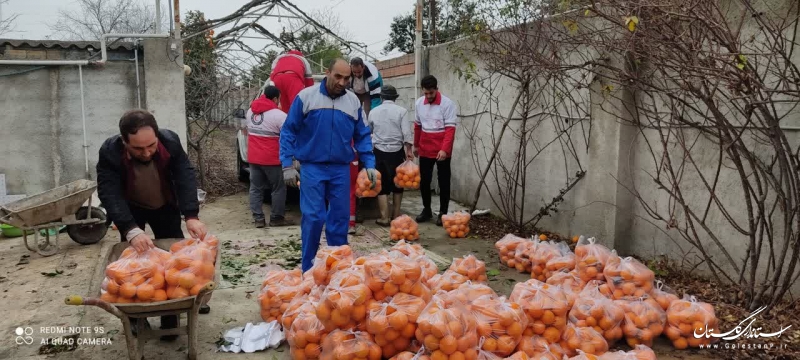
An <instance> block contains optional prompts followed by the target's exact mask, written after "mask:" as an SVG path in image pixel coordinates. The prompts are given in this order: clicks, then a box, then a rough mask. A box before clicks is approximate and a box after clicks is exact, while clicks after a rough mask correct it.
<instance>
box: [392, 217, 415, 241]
mask: <svg viewBox="0 0 800 360" xmlns="http://www.w3.org/2000/svg"><path fill="white" fill-rule="evenodd" d="M389 238H391V239H392V240H394V241H398V240H407V241H416V240H419V226H418V225H417V222H416V221H414V220H413V219H411V217H410V216H408V215H400V216H399V217H397V218H396V219H394V220H392V222H391V224H390V227H389Z"/></svg>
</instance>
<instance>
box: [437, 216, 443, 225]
mask: <svg viewBox="0 0 800 360" xmlns="http://www.w3.org/2000/svg"><path fill="white" fill-rule="evenodd" d="M436 226H442V214H439V216H437V217H436Z"/></svg>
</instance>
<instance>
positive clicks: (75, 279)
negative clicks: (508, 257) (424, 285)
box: [0, 193, 725, 360]
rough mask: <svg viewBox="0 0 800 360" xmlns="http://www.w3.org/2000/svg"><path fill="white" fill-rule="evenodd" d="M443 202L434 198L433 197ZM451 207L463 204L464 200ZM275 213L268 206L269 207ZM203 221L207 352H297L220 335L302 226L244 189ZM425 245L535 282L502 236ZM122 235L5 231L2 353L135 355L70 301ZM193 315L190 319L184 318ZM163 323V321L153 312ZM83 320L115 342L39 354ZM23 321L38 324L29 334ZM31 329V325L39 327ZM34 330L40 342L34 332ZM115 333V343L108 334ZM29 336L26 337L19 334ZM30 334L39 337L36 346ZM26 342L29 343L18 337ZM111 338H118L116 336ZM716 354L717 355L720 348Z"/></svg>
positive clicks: (244, 309) (94, 315)
mask: <svg viewBox="0 0 800 360" xmlns="http://www.w3.org/2000/svg"><path fill="white" fill-rule="evenodd" d="M437 201H438V200H436V199H434V200H433V203H437ZM289 208H290V212H289V216H288V217H289V219H291V220H294V221H296V222H297V223H299V220H300V219H299V211H298V207H297V205H296V204H290V205H289ZM420 208H421V203H420V201H419V197H418V196H417V195H416V194H414V193H411V194H408V195H407V196H406V199H405V200H404V207H403V210H404V212H406V213H408V214H412V215H413V214H417V213H418V212H419V210H420ZM451 209H454V210H458V209H459V206H458V205H457V204H453V205H451ZM265 211H268V207H267V206H265ZM201 219H203V220H204V221H205V222H206V223H207V224H208V226H209V228H210V229H211V231H213V232H214V233H215V234H216V235H217V236H218V237H219V239H220V241H221V242H222V248H223V255H222V256H223V263H222V272H223V278H224V281H223V283H222V284H221V286H220V287H219V288H218V289H217V290H215V291H214V293H213V297H212V299H211V302H210V306H211V309H212V310H211V313H210V314H208V315H201V316H200V320H199V327H200V330H199V343H198V346H199V349H198V352H199V356H198V358H199V359H212V358H213V359H241V360H246V359H281V360H282V359H289V356H288V355H289V354H288V349H287V348H286V346H285V345H284V346H283V347H281V348H279V349H277V350H271V351H267V352H258V353H253V354H229V353H218V352H217V350H216V349H217V346H216V345H215V342H216V341H217V340H218V339H219V338H220V335H221V333H222V332H224V331H226V330H228V329H231V328H233V327H236V326H243V325H245V324H246V323H247V322H254V323H257V322H260V321H261V319H260V316H259V308H258V304H257V295H258V290H259V286H260V281H261V280H260V279H261V277H262V276H263V273H264V269H265V268H266V266H268V265H269V264H273V263H274V264H280V263H288V264H292V263H297V262H298V261H299V255H300V250H299V243H300V239H299V234H300V230H299V227H298V226H293V227H286V228H275V229H272V228H267V229H255V228H253V227H252V225H251V219H250V214H249V211H248V207H247V196H246V194H244V193H240V194H236V195H232V196H227V197H223V198H220V199H218V200H217V201H215V202H213V203H211V204H207V205H204V206H203V208H202V210H201ZM364 226H365V227H366V228H367V231H366V232H365V233H364V235H363V236H358V237H353V238H352V239H351V245H352V246H353V247H354V250H355V251H356V252H357V253H358V254H368V253H370V252H373V251H376V250H379V249H381V248H384V247H388V246H391V244H390V243H389V242H388V241H385V240H382V239H388V232H387V230H386V229H384V228H379V227H377V226H375V225H374V222H373V221H371V220H369V219H368V220H366V221H365V223H364ZM420 234H421V243H422V245H423V246H424V247H425V248H426V250H427V251H428V253H429V256H430V257H431V258H432V259H433V260H434V261H435V262H437V263H439V265H440V266H441V267H445V266H447V264H448V263H449V261H450V260H452V258H453V257H459V256H463V255H465V254H468V253H473V254H475V255H477V256H478V257H479V258H480V259H482V260H484V261H486V264H487V269H489V270H492V269H497V270H500V271H499V275H496V276H492V277H491V278H490V280H489V283H490V285H491V286H492V287H493V288H494V289H495V290H496V291H497V292H498V293H500V294H503V295H506V296H507V295H509V294H510V293H511V288H512V287H513V284H514V283H515V282H519V281H525V280H527V278H528V277H527V276H525V275H524V274H519V273H517V272H515V271H508V270H501V269H502V268H503V267H501V266H500V264H499V258H498V256H497V254H496V252H495V250H494V247H493V243H494V241H495V240H497V239H492V241H488V240H484V239H477V238H468V239H462V240H453V239H449V238H447V237H446V235H445V233H444V231H442V230H441V229H440V228H437V227H435V226H434V225H433V224H421V225H420ZM117 241H119V235H118V234H117V233H116V232H112V231H109V234H108V235H107V236H106V238H105V239H103V240H102V241H101V242H100V243H98V244H95V245H90V246H81V245H78V244H76V243H74V242H72V241H71V240H69V239H68V238H67V237H66V235H65V234H64V235H61V239H60V243H61V245H62V251H61V253H59V254H58V255H55V256H52V257H48V258H42V257H40V256H38V255H35V254H29V252H28V251H27V250H26V249H25V247H24V246H23V245H22V244H21V242H22V240H21V238H20V239H3V238H0V294H2V299H3V301H4V303H5V304H6V305H5V306H4V311H3V316H2V317H0V329H3V332H4V333H5V335H4V336H0V359H45V358H54V359H97V360H100V359H125V358H127V351H126V348H125V339H124V337H123V336H122V335H121V334H120V332H121V330H122V325H121V323H120V321H119V320H118V319H116V318H114V317H113V316H112V315H110V314H109V313H107V312H105V311H103V310H101V309H100V308H97V307H84V306H68V305H65V304H64V298H65V297H66V296H68V295H73V294H75V295H83V296H91V295H96V294H98V293H99V287H100V282H101V281H102V279H103V268H102V258H103V257H104V256H105V255H106V253H107V252H108V250H109V248H110V247H111V246H112V245H113V244H115V243H116V242H117ZM182 321H183V322H185V321H186V319H185V318H184V319H182ZM150 323H151V325H152V326H153V327H157V326H158V318H151V319H150ZM59 326H67V327H69V326H74V327H88V328H84V329H83V330H82V331H83V333H82V334H81V335H80V336H81V338H82V339H95V341H99V342H102V341H106V343H105V344H83V345H80V346H78V347H77V348H76V349H74V350H71V351H66V352H60V353H56V354H50V355H39V348H40V343H41V341H42V340H43V339H47V338H55V337H59V336H63V335H68V334H51V333H47V332H46V330H47V328H48V327H59ZM18 328H22V329H23V330H24V331H23V332H25V331H29V332H30V335H27V333H24V335H23V337H22V339H19V338H18V337H17V335H16V333H15V331H16V330H17V329H18ZM27 328H30V329H29V330H28V329H27ZM26 336H30V339H26V338H25V337H26ZM101 339H105V340H101ZM19 340H22V341H19ZM24 340H33V341H32V344H30V345H28V344H26V343H25V341H24ZM18 342H22V343H21V344H18ZM108 342H110V343H108ZM655 350H656V353H658V354H659V359H697V360H699V359H717V358H725V356H724V354H723V353H719V355H717V356H712V354H708V353H705V352H699V351H695V350H690V351H674V350H672V349H671V347H670V345H669V344H668V343H667V342H666V341H662V342H659V343H657V344H656V346H655ZM185 353H186V337H185V336H182V337H180V338H179V339H178V340H177V341H176V342H173V343H164V342H160V341H158V340H150V341H148V342H147V344H146V347H145V358H146V359H176V358H183V357H184V356H185V355H184V354H185ZM714 355H716V354H714Z"/></svg>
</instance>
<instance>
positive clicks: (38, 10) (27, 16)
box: [2, 0, 415, 58]
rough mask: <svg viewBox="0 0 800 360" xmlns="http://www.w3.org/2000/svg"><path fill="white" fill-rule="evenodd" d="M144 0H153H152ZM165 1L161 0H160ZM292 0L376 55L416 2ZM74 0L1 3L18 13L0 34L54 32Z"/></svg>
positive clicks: (235, 2) (223, 9)
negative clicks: (333, 19)
mask: <svg viewBox="0 0 800 360" xmlns="http://www.w3.org/2000/svg"><path fill="white" fill-rule="evenodd" d="M141 1H145V0H141ZM146 1H147V2H152V3H153V4H154V3H155V0H146ZM166 1H167V0H162V3H166ZM247 2H248V0H183V1H181V2H180V6H181V13H182V14H184V15H185V13H186V12H187V11H189V10H200V11H202V12H204V13H205V14H206V18H211V19H214V18H220V17H223V16H226V15H229V14H230V13H232V12H234V11H236V10H237V9H238V8H240V7H241V6H242V5H244V4H246V3H247ZM292 2H293V3H294V4H295V5H297V7H299V8H300V9H301V10H303V11H305V12H306V13H310V12H312V11H314V10H323V11H326V12H332V13H335V14H337V15H338V16H339V18H340V19H341V20H342V22H343V23H344V26H345V27H346V29H347V31H348V32H349V33H350V34H352V35H353V38H354V40H355V41H358V42H361V43H364V44H367V45H369V46H368V51H369V52H370V53H371V54H372V55H374V56H376V57H378V58H383V57H384V56H383V55H382V54H381V51H382V49H383V46H384V44H385V43H386V41H387V39H388V37H389V25H390V24H391V21H392V18H393V17H395V16H396V15H400V14H406V13H408V12H410V11H411V10H412V9H413V4H414V3H415V1H414V0H293V1H292ZM74 4H75V1H74V0H10V1H9V2H8V3H7V4H5V5H3V8H2V16H4V17H8V16H9V15H11V14H17V15H18V16H19V17H18V18H17V21H16V23H15V30H16V31H15V32H13V33H10V34H5V35H3V37H7V38H24V39H45V38H47V36H48V35H53V34H52V32H51V31H50V29H49V28H48V26H47V24H50V23H53V22H55V21H56V20H57V18H58V9H59V7H70V6H72V8H74V7H75V5H74ZM164 16H168V15H164ZM284 21H285V20H284ZM270 22H272V23H270ZM261 24H262V26H264V27H265V28H267V29H268V30H270V31H276V32H280V28H281V24H278V23H277V19H275V18H271V19H269V20H267V21H262V22H261ZM55 38H57V37H55ZM248 45H249V44H248ZM262 46H263V45H262ZM257 48H258V49H260V48H261V47H257ZM389 57H393V56H389Z"/></svg>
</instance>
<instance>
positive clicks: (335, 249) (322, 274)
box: [309, 245, 355, 285]
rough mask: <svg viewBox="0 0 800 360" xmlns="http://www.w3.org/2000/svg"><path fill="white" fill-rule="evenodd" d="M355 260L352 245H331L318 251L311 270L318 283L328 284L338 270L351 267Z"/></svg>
mask: <svg viewBox="0 0 800 360" xmlns="http://www.w3.org/2000/svg"><path fill="white" fill-rule="evenodd" d="M354 261H355V258H354V257H353V250H352V249H351V248H350V245H342V246H331V247H327V248H325V249H320V250H319V251H317V255H316V256H315V257H314V264H313V265H312V266H311V269H309V271H311V275H312V276H313V277H314V282H315V283H316V284H317V285H328V283H329V282H330V280H331V277H332V276H333V275H335V274H336V272H337V271H338V270H341V269H342V268H347V267H350V265H352V264H353V263H354Z"/></svg>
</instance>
